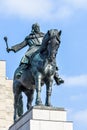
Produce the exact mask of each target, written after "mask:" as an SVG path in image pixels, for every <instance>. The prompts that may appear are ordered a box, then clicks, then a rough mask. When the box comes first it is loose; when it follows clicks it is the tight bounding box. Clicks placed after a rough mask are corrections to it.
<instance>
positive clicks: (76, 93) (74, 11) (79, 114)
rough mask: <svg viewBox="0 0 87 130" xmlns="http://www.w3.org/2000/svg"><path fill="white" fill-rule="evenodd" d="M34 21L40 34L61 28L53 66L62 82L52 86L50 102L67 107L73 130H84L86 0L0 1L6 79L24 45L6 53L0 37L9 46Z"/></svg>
mask: <svg viewBox="0 0 87 130" xmlns="http://www.w3.org/2000/svg"><path fill="white" fill-rule="evenodd" d="M35 22H38V23H39V24H40V27H41V31H42V32H44V33H46V32H47V30H48V29H52V28H57V29H59V30H60V29H61V30H62V35H61V46H60V48H59V51H58V54H57V65H58V67H59V75H60V76H61V77H63V78H64V80H65V83H64V84H63V85H61V86H56V85H54V86H53V92H52V105H53V106H56V107H64V108H65V109H66V110H67V113H68V120H71V121H73V126H74V130H87V103H86V102H87V101H86V99H87V60H86V56H87V39H86V38H87V0H60V1H59V0H56V1H53V0H32V1H30V0H0V60H6V68H7V69H6V76H7V77H8V79H12V78H13V74H14V71H15V69H16V68H17V66H18V65H19V61H20V59H21V57H22V56H23V55H24V53H25V52H26V50H27V48H28V47H25V48H24V49H22V50H21V51H19V52H17V53H13V52H11V53H9V54H8V53H7V52H6V45H5V42H4V40H3V37H4V36H7V37H8V43H9V47H11V46H12V45H15V44H17V43H20V42H22V41H23V40H24V38H25V37H26V36H27V35H28V34H29V33H30V31H31V25H32V24H33V23H35ZM42 91H43V92H42V100H43V102H44V100H45V99H44V97H45V88H43V89H42Z"/></svg>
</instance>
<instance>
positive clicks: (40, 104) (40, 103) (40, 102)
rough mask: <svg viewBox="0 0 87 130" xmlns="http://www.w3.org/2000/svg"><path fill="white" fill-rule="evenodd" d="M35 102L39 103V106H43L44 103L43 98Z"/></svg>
mask: <svg viewBox="0 0 87 130" xmlns="http://www.w3.org/2000/svg"><path fill="white" fill-rule="evenodd" d="M35 104H36V105H38V106H42V105H43V104H42V101H41V100H36V103H35Z"/></svg>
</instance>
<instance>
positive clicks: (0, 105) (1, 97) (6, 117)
mask: <svg viewBox="0 0 87 130" xmlns="http://www.w3.org/2000/svg"><path fill="white" fill-rule="evenodd" d="M13 101H14V100H13V91H12V80H8V79H7V78H6V62H5V61H0V130H8V128H9V126H11V124H13Z"/></svg>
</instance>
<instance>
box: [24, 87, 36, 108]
mask: <svg viewBox="0 0 87 130" xmlns="http://www.w3.org/2000/svg"><path fill="white" fill-rule="evenodd" d="M24 93H25V95H26V96H27V110H30V108H31V107H32V101H33V96H34V89H30V90H26V91H24Z"/></svg>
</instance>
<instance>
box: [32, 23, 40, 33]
mask: <svg viewBox="0 0 87 130" xmlns="http://www.w3.org/2000/svg"><path fill="white" fill-rule="evenodd" d="M32 32H35V33H39V32H40V26H39V24H38V23H35V24H33V25H32Z"/></svg>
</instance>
